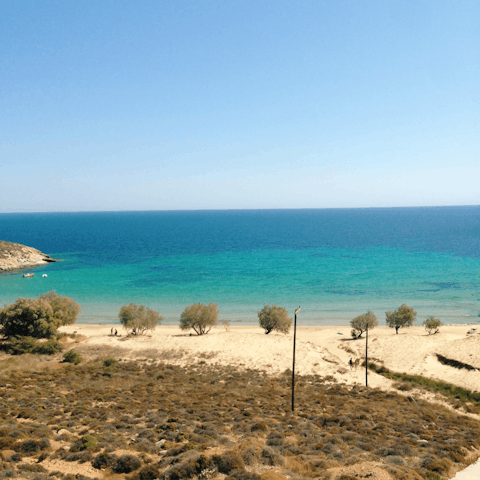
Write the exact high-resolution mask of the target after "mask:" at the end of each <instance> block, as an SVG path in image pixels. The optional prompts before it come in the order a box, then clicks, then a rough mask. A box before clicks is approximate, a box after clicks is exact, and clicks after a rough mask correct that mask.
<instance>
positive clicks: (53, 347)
mask: <svg viewBox="0 0 480 480" xmlns="http://www.w3.org/2000/svg"><path fill="white" fill-rule="evenodd" d="M63 349H64V346H63V345H62V344H61V343H60V342H58V341H57V340H54V339H50V340H48V341H47V342H45V343H38V344H37V347H36V349H35V352H34V353H39V354H41V355H55V354H56V353H60V352H61V351H63Z"/></svg>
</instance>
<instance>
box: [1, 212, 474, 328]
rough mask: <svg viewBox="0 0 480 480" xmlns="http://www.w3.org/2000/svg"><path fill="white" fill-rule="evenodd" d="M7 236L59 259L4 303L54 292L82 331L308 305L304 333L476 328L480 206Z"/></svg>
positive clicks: (47, 218) (115, 219) (19, 224)
mask: <svg viewBox="0 0 480 480" xmlns="http://www.w3.org/2000/svg"><path fill="white" fill-rule="evenodd" d="M0 239H1V240H7V241H11V242H17V243H21V244H25V245H28V246H32V247H35V248H38V249H39V250H41V251H42V252H44V253H48V254H50V255H51V256H53V257H54V258H61V259H62V260H63V261H62V262H59V263H54V264H50V265H48V266H45V267H39V268H36V269H34V270H31V271H35V276H34V277H33V278H30V279H25V278H22V273H24V272H23V271H22V272H21V273H20V272H15V273H9V274H2V275H0V305H4V304H8V303H12V302H13V301H15V300H16V299H17V298H18V297H36V296H38V295H40V294H41V293H43V292H46V291H49V290H56V291H57V293H59V294H61V295H67V296H69V297H72V298H73V299H75V300H76V301H77V302H79V303H80V305H81V306H82V308H83V312H82V313H81V315H80V317H79V322H82V323H117V314H118V311H119V309H120V307H121V306H122V305H124V304H126V303H130V302H135V303H144V304H146V305H147V306H148V307H150V308H153V309H155V310H158V311H159V312H160V313H161V314H162V315H163V316H164V317H165V322H164V323H171V324H173V323H177V322H178V319H179V317H180V313H181V312H182V311H183V310H184V308H185V307H186V306H187V305H190V304H192V303H196V302H202V303H210V302H216V303H218V308H219V310H220V318H221V319H228V320H230V321H231V322H239V323H240V324H242V323H243V324H254V323H256V322H257V312H258V310H260V309H261V308H262V307H263V305H264V303H267V304H277V305H281V306H284V307H286V308H287V309H288V310H289V311H290V312H292V315H293V311H294V309H295V308H296V307H297V306H299V305H300V306H301V307H302V310H301V313H300V315H299V317H298V322H299V324H300V325H301V324H303V325H326V324H347V323H348V322H349V321H350V320H351V319H352V318H353V317H355V316H357V315H359V314H360V313H364V312H366V311H367V310H372V311H373V312H374V313H375V314H376V315H377V317H378V319H379V321H380V323H384V320H385V311H387V310H392V309H395V308H396V307H398V306H400V305H401V304H402V303H406V304H407V305H409V306H412V307H414V308H415V309H416V310H417V312H418V321H423V319H424V318H425V317H427V316H428V315H435V316H438V317H439V318H440V319H441V320H442V321H443V322H444V323H477V322H480V317H479V314H480V207H435V208H431V207H430V208H377V209H375V208H372V209H326V210H323V209H318V210H317V209H308V210H234V211H167V212H161V211H156V212H155V211H148V212H97V213H32V214H0ZM43 273H47V274H48V277H47V278H42V274H43Z"/></svg>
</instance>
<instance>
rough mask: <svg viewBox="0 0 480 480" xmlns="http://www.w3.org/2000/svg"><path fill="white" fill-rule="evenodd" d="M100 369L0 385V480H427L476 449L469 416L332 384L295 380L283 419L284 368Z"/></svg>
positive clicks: (114, 365) (9, 379)
mask: <svg viewBox="0 0 480 480" xmlns="http://www.w3.org/2000/svg"><path fill="white" fill-rule="evenodd" d="M106 360H107V359H105V358H99V359H97V360H95V361H90V362H86V363H83V364H81V365H78V366H73V365H69V364H63V365H60V367H59V368H55V369H54V370H52V371H50V370H47V369H45V370H39V371H32V370H26V371H16V372H12V373H10V374H3V375H1V376H0V414H1V416H0V418H1V420H0V451H3V453H2V456H1V458H0V478H6V477H12V478H13V477H15V476H19V477H21V478H26V479H29V480H30V479H31V480H34V479H38V480H46V479H47V478H49V479H52V480H55V479H64V480H70V479H72V480H73V479H74V478H77V479H80V480H82V479H83V480H85V479H88V478H93V477H101V478H104V476H105V478H127V479H128V480H147V479H152V480H153V479H157V478H159V479H165V480H166V479H180V478H182V479H186V478H193V477H195V478H198V479H208V478H210V479H216V478H218V479H220V478H226V479H227V478H228V479H229V480H241V479H260V480H284V479H285V478H286V477H287V476H288V477H290V478H295V479H308V478H316V479H328V478H330V473H331V472H332V469H335V468H339V467H342V468H347V467H349V466H351V465H354V464H357V463H360V462H379V464H380V465H381V466H382V468H383V469H384V470H386V471H388V472H389V474H390V476H391V477H392V478H393V479H395V480H412V479H413V480H415V479H423V478H431V479H433V478H437V479H438V478H445V477H447V475H448V474H449V472H451V471H452V470H451V469H452V468H453V467H455V466H457V467H458V466H459V465H460V464H462V463H463V462H468V458H469V455H472V453H473V449H474V448H478V447H480V422H478V421H476V420H474V419H471V418H468V417H464V416H459V415H457V414H456V413H454V412H451V411H449V410H447V409H445V408H442V407H440V406H438V405H431V404H428V403H426V402H424V401H422V400H419V399H417V400H416V401H411V399H409V398H408V397H406V396H402V395H398V394H394V393H387V392H384V391H380V390H376V389H367V388H365V387H360V386H354V387H347V386H344V385H338V384H335V383H334V381H333V379H332V378H329V379H326V378H321V377H319V376H304V377H298V381H297V388H296V400H297V402H296V414H292V413H291V411H290V404H289V399H290V378H291V377H290V375H291V372H288V371H287V372H285V374H284V375H280V376H277V377H272V376H270V375H267V374H266V373H262V372H257V371H249V370H246V371H238V370H235V369H233V368H229V367H218V366H212V367H208V366H206V365H205V364H201V365H200V364H199V365H198V366H191V367H189V368H182V367H178V366H172V365H166V364H163V363H160V362H156V363H152V362H142V363H140V362H122V361H116V362H111V361H108V362H107V361H106ZM110 360H111V359H110ZM332 382H333V383H332ZM54 462H58V463H54ZM59 465H64V466H68V465H72V466H73V467H74V468H72V469H71V470H73V471H75V476H74V475H72V474H66V473H65V471H66V470H65V468H66V467H65V468H63V470H62V468H60V466H59ZM87 472H93V473H89V474H88V475H87V474H86V473H87ZM95 472H97V473H95ZM115 475H122V477H115ZM339 478H344V479H346V478H357V477H355V476H349V475H347V474H343V477H342V476H341V475H338V476H337V480H338V479H339Z"/></svg>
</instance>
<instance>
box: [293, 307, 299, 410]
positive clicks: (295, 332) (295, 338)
mask: <svg viewBox="0 0 480 480" xmlns="http://www.w3.org/2000/svg"><path fill="white" fill-rule="evenodd" d="M299 311H300V307H298V308H297V309H296V310H295V323H294V327H293V367H292V412H293V411H295V343H296V340H297V313H298V312H299Z"/></svg>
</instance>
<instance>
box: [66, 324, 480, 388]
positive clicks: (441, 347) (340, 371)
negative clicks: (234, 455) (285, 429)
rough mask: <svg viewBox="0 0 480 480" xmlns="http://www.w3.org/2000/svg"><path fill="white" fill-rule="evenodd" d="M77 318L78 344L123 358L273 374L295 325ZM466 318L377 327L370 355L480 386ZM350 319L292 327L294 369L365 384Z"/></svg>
mask: <svg viewBox="0 0 480 480" xmlns="http://www.w3.org/2000/svg"><path fill="white" fill-rule="evenodd" d="M111 328H112V326H111V325H108V326H107V325H86V324H83V325H82V324H76V325H72V326H68V327H63V328H62V331H64V332H66V333H73V332H77V333H78V334H79V335H84V336H85V337H86V339H85V340H83V341H82V344H84V345H88V346H90V347H92V348H94V347H97V348H102V347H110V348H115V349H118V350H119V355H121V356H122V357H123V358H125V359H145V360H148V359H155V360H158V359H162V360H164V361H166V362H168V363H173V364H177V365H186V364H189V363H195V362H199V361H203V362H206V363H207V364H211V365H215V364H218V365H230V366H235V367H238V368H243V369H247V368H248V369H256V370H264V371H266V372H268V373H272V374H277V373H281V372H284V371H285V370H286V369H291V368H292V351H293V329H292V330H291V331H290V333H289V334H287V335H283V334H279V333H275V332H272V333H270V334H269V335H265V334H264V333H263V330H262V329H261V328H260V327H254V326H232V327H230V328H229V331H226V330H225V328H224V327H221V326H218V327H215V328H213V329H212V330H211V331H210V332H209V333H208V334H207V335H203V336H197V335H195V334H192V335H190V334H189V333H186V332H184V331H181V330H180V328H179V327H176V326H159V327H157V328H156V329H155V330H154V331H152V332H149V333H148V334H147V335H144V336H138V337H133V336H130V337H127V335H126V332H125V330H123V328H122V327H121V326H120V325H119V326H116V329H117V331H118V336H112V335H111V333H110V332H111ZM470 328H471V326H469V325H455V326H444V327H442V328H441V330H440V333H438V334H436V335H428V334H427V332H426V331H425V329H424V328H423V327H411V328H407V329H401V330H400V331H399V334H398V335H396V334H395V331H394V329H391V328H388V327H377V328H375V329H374V330H372V331H371V332H370V334H369V344H368V355H369V359H372V360H374V361H375V360H376V361H380V362H382V363H383V364H384V365H385V366H386V367H387V368H389V369H390V370H393V371H396V372H405V373H409V374H419V375H423V376H426V377H430V378H432V379H435V380H443V381H446V382H450V383H453V384H455V385H458V386H461V387H464V388H468V389H470V390H477V391H478V390H480V370H479V368H480V348H479V346H480V335H479V334H478V333H476V332H475V333H474V334H467V332H468V331H469V330H470ZM350 330H351V329H350V327H345V326H335V327H297V346H296V372H297V373H298V374H299V375H307V374H317V375H321V376H328V375H332V376H334V377H335V378H336V379H337V381H339V382H342V383H346V384H364V383H365V371H364V370H363V369H361V368H357V369H356V370H355V369H350V368H349V360H350V358H353V360H355V359H356V358H360V359H362V358H363V357H364V355H365V338H361V339H360V340H352V339H351V336H350ZM437 354H439V355H441V356H443V357H446V358H448V359H452V360H455V361H457V362H461V363H463V364H467V365H471V366H472V367H473V368H474V369H465V368H462V369H459V368H454V367H452V366H449V365H445V364H442V363H441V362H440V361H439V360H438V358H437ZM391 383H392V382H391V381H390V380H388V379H386V378H384V377H382V376H380V375H376V374H375V373H373V372H369V386H372V387H380V388H383V389H389V388H391Z"/></svg>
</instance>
